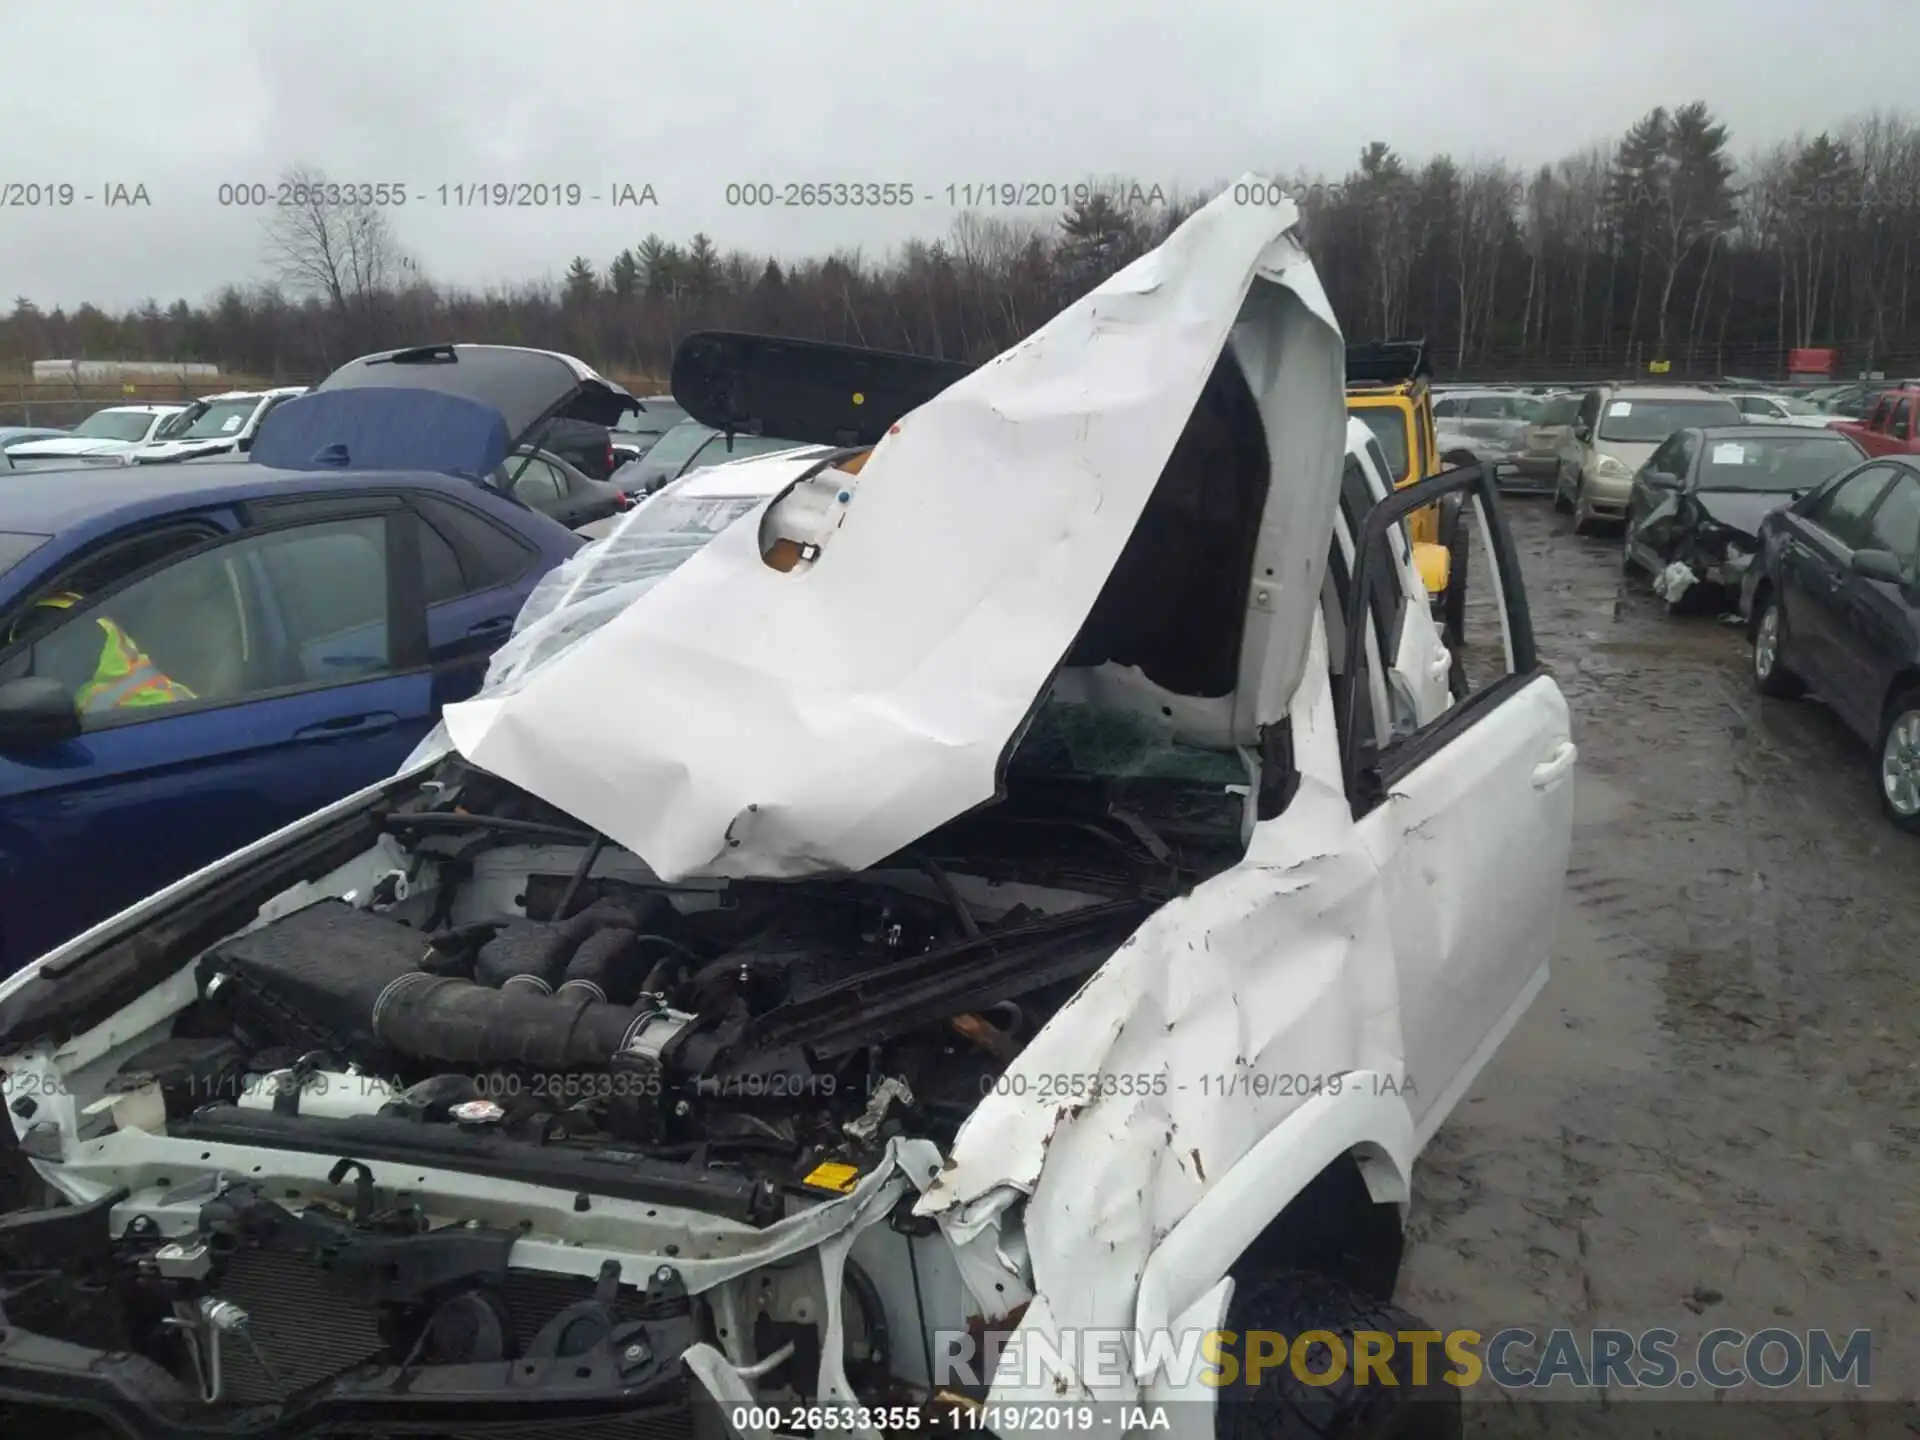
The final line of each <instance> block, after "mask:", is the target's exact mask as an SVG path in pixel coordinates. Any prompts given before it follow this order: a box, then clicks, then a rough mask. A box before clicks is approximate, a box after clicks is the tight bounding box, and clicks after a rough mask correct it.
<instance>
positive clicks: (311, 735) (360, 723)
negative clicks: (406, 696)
mask: <svg viewBox="0 0 1920 1440" xmlns="http://www.w3.org/2000/svg"><path fill="white" fill-rule="evenodd" d="M399 723H400V717H399V716H398V715H396V714H394V713H393V712H392V711H391V710H379V711H375V712H373V713H371V714H367V715H336V716H334V717H333V719H331V720H321V721H318V722H317V723H315V724H312V725H305V726H302V727H301V728H300V729H298V730H296V731H294V732H293V738H294V739H296V740H335V739H338V738H339V737H340V736H342V735H370V734H372V733H373V732H374V731H376V730H390V729H392V728H393V727H394V726H395V725H398V724H399Z"/></svg>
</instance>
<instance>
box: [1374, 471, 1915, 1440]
mask: <svg viewBox="0 0 1920 1440" xmlns="http://www.w3.org/2000/svg"><path fill="white" fill-rule="evenodd" d="M1507 513H1508V516H1509V521H1510V523H1511V525H1512V527H1513V529H1514V532H1515V538H1516V541H1517V543H1518V545H1519V548H1520V550H1521V553H1522V556H1523V559H1524V564H1525V568H1526V576H1527V588H1528V594H1529V597H1530V599H1531V602H1532V606H1533V614H1534V626H1535V630H1536V632H1537V634H1538V637H1539V640H1540V649H1541V653H1542V657H1543V659H1544V661H1545V663H1547V664H1548V665H1549V666H1550V667H1551V668H1552V670H1553V671H1554V673H1555V675H1556V677H1557V678H1558V680H1559V682H1560V685H1561V686H1562V688H1563V689H1564V690H1565V691H1566V694H1567V698H1568V701H1569V703H1570V704H1571V705H1572V707H1573V712H1574V739H1575V740H1576V741H1577V742H1578V744H1579V746H1580V771H1579V776H1578V782H1577V783H1578V789H1577V801H1576V820H1575V828H1574V840H1573V859H1572V866H1571V871H1570V874H1569V876H1568V882H1567V890H1566V898H1565V902H1564V905H1563V907H1562V910H1561V917H1560V929H1559V936H1558V941H1557V944H1556V947H1555V951H1554V974H1553V979H1552V981H1551V982H1550V984H1549V985H1548V987H1547V989H1546V990H1545V991H1544V992H1543V993H1542V994H1541V996H1540V998H1539V1000H1537V1001H1536V1002H1535V1004H1534V1006H1533V1009H1532V1010H1531V1011H1530V1012H1529V1014H1528V1015H1527V1016H1526V1017H1525V1019H1524V1020H1523V1021H1522V1022H1521V1024H1520V1026H1519V1027H1518V1028H1517V1029H1516V1030H1515V1032H1514V1034H1513V1035H1512V1036H1511V1037H1510V1039H1509V1040H1508V1042H1507V1044H1506V1046H1505V1047H1504V1048H1503V1049H1502V1051H1501V1052H1500V1054H1499V1055H1498V1056H1497V1057H1496V1058H1495V1060H1494V1061H1493V1063H1492V1064H1491V1065H1490V1066H1489V1068H1488V1070H1487V1072H1486V1073H1485V1075H1484V1076H1483V1077H1482V1079H1481V1081H1480V1083H1479V1085H1478V1086H1477V1087H1476V1089H1475V1091H1474V1092H1473V1093H1472V1094H1471V1095H1470V1096H1469V1097H1468V1099H1467V1100H1466V1101H1465V1102H1464V1103H1463V1104H1462V1105H1461V1106H1460V1108H1459V1109H1458V1110H1457V1111H1456V1112H1455V1114H1454V1117H1453V1119H1452V1120H1451V1122H1450V1123H1449V1124H1448V1125H1447V1126H1446V1127H1445V1129H1443V1130H1442V1131H1441V1133H1440V1134H1439V1135H1438V1136H1437V1137H1436V1138H1435V1140H1434V1142H1433V1144H1432V1146H1431V1147H1430V1148H1429V1149H1428V1151H1427V1153H1426V1155H1425V1157H1424V1158H1423V1160H1422V1162H1421V1165H1420V1170H1419V1174H1418V1184H1417V1194H1416V1200H1415V1207H1414V1215H1413V1222H1412V1230H1411V1235H1410V1244H1409V1250H1408V1256H1407V1263H1406V1268H1405V1270H1404V1272H1403V1280H1402V1303H1404V1304H1405V1305H1407V1307H1408V1308H1410V1309H1411V1310H1413V1311H1414V1312H1415V1313H1416V1314H1419V1315H1421V1316H1423V1317H1425V1318H1426V1319H1427V1320H1429V1321H1430V1322H1431V1323H1433V1324H1435V1325H1438V1326H1440V1327H1442V1328H1446V1327H1448V1326H1470V1327H1473V1328H1476V1329H1479V1330H1481V1331H1482V1332H1483V1333H1486V1334H1491V1333H1492V1332H1494V1331H1496V1330H1498V1329H1501V1328H1503V1327H1506V1326H1514V1325H1518V1326H1524V1327H1526V1328H1528V1329H1530V1330H1533V1331H1535V1332H1536V1333H1539V1332H1541V1331H1543V1330H1544V1329H1547V1328H1551V1327H1554V1326H1569V1327H1576V1328H1579V1329H1582V1330H1584V1329H1587V1328H1590V1327H1595V1326H1619V1327H1622V1328H1625V1329H1628V1330H1632V1331H1636V1332H1637V1331H1639V1330H1642V1329H1644V1328H1647V1327H1653V1326H1665V1327H1668V1328H1671V1329H1673V1330H1676V1331H1678V1332H1680V1335H1681V1337H1682V1345H1681V1347H1680V1352H1679V1353H1680V1354H1681V1355H1682V1356H1685V1355H1686V1354H1687V1353H1688V1350H1687V1347H1688V1346H1690V1344H1691V1342H1692V1341H1693V1340H1694V1339H1696V1338H1697V1337H1698V1336H1699V1335H1700V1334H1702V1333H1704V1332H1705V1331H1707V1330H1710V1329H1713V1328H1715V1327H1719V1326H1728V1327H1735V1328H1739V1329H1743V1330H1747V1331H1755V1330H1761V1329H1765V1328H1767V1327H1769V1326H1783V1327H1786V1328H1789V1329H1797V1330H1801V1331H1804V1330H1806V1329H1808V1328H1813V1327H1826V1328H1828V1329H1830V1330H1833V1331H1836V1332H1839V1333H1840V1334H1841V1335H1842V1336H1844V1334H1845V1333H1846V1332H1848V1331H1851V1330H1854V1329H1856V1328H1868V1329H1871V1330H1872V1331H1873V1332H1874V1341H1873V1373H1872V1382H1873V1386H1872V1395H1873V1398H1874V1399H1896V1398H1897V1399H1904V1400H1912V1399H1914V1398H1916V1397H1920V1058H1917V1057H1920V1046H1917V1045H1916V1041H1915V1034H1916V1029H1920V1025H1917V1024H1916V1022H1917V1021H1920V980H1917V979H1916V977H1917V976H1920V886H1917V885H1916V883H1915V882H1916V878H1920V841H1916V840H1910V839H1909V838H1908V837H1906V836H1903V835H1901V834H1900V833H1899V832H1897V831H1895V830H1894V829H1892V827H1890V826H1889V825H1887V824H1886V822H1885V821H1884V820H1883V819H1882V818H1881V816H1880V814H1879V812H1878V810H1877V808H1876V803H1875V794H1874V783H1875V780H1874V775H1873V771H1872V765H1871V761H1870V759H1869V757H1868V755H1867V753H1866V752H1865V750H1864V748H1863V747H1861V746H1860V745H1859V744H1858V742H1856V741H1855V740H1854V739H1853V738H1852V736H1851V735H1850V734H1849V733H1848V732H1847V731H1846V730H1845V729H1844V728H1843V727H1842V725H1841V724H1840V722H1839V721H1838V720H1837V719H1836V718H1835V717H1834V716H1832V715H1831V714H1830V713H1828V712H1827V711H1826V710H1825V709H1824V708H1823V707H1822V706H1821V705H1819V704H1818V703H1817V702H1814V701H1801V702H1797V703H1794V702H1778V701H1772V700H1762V699H1761V698H1760V696H1759V695H1757V694H1756V693H1755V691H1754V689H1753V686H1752V684H1751V682H1750V680H1749V678H1748V670H1747V664H1748V656H1749V653H1750V652H1749V650H1748V647H1747V643H1746V637H1745V632H1744V631H1743V630H1742V629H1740V628H1739V627H1736V626H1734V625H1732V624H1729V623H1726V622H1724V621H1717V620H1714V619H1712V618H1689V619H1684V620H1675V619H1670V618H1668V617H1667V615H1666V614H1665V610H1664V606H1663V605H1662V604H1661V603H1660V602H1659V601H1657V600H1655V599H1654V598H1653V597H1652V595H1651V594H1649V593H1648V591H1647V589H1646V586H1645V582H1644V580H1641V579H1638V578H1636V579H1635V580H1634V581H1632V582H1630V583H1628V584H1627V585H1626V587H1625V588H1623V586H1622V582H1621V578H1620V571H1619V541H1618V539H1617V537H1615V536H1600V537H1596V538H1593V539H1577V538H1575V537H1573V536H1572V535H1571V534H1570V533H1569V532H1568V522H1567V520H1566V519H1565V518H1564V517H1562V516H1559V515H1555V514H1554V513H1553V512H1552V511H1551V509H1550V507H1549V506H1548V504H1547V502H1546V501H1545V500H1536V499H1532V498H1516V499H1514V500H1513V501H1511V502H1510V503H1509V504H1508V506H1507ZM1489 1388H1490V1387H1487V1386H1486V1385H1484V1384H1483V1385H1482V1386H1481V1387H1476V1389H1475V1391H1474V1392H1472V1393H1473V1395H1474V1398H1476V1399H1481V1398H1489V1397H1487V1396H1486V1395H1485V1394H1484V1393H1483V1392H1484V1391H1486V1390H1487V1389H1489ZM1560 1393H1561V1394H1567V1395H1570V1394H1571V1392H1570V1391H1569V1390H1567V1389H1566V1388H1565V1387H1564V1386H1563V1387H1561V1390H1560ZM1642 1393H1643V1394H1644V1393H1645V1392H1642ZM1710 1393H1711V1392H1709V1391H1706V1390H1705V1389H1704V1388H1702V1389H1698V1390H1695V1391H1692V1392H1690V1393H1689V1394H1688V1395H1687V1398H1702V1399H1704V1398H1706V1397H1707V1396H1708V1395H1709V1394H1710ZM1762 1393H1764V1392H1756V1391H1754V1390H1752V1389H1747V1390H1743V1391H1740V1392H1737V1395H1736V1396H1730V1397H1729V1398H1740V1399H1746V1398H1750V1397H1751V1398H1760V1395H1761V1394H1762ZM1787 1394H1788V1395H1792V1396H1793V1397H1794V1398H1798V1399H1803V1400H1810V1399H1813V1398H1815V1396H1814V1394H1813V1392H1808V1391H1800V1392H1798V1393H1797V1394H1795V1392H1787ZM1491 1398H1496V1399H1498V1398H1501V1397H1500V1396H1499V1394H1498V1392H1495V1393H1494V1395H1493V1397H1491ZM1621 1398H1623V1399H1625V1398H1629V1397H1625V1396H1623V1397H1621ZM1668 1398H1679V1396H1678V1394H1677V1393H1676V1392H1668ZM1824 1398H1826V1399H1827V1400H1828V1401H1829V1402H1831V1401H1832V1400H1833V1399H1834V1398H1835V1397H1834V1396H1833V1394H1832V1392H1828V1393H1827V1395H1826V1397H1824ZM1689 1408H1691V1407H1689ZM1742 1408H1743V1410H1745V1407H1742ZM1789 1408H1791V1409H1793V1410H1796V1411H1798V1412H1799V1413H1798V1416H1797V1417H1796V1418H1795V1424H1796V1427H1798V1426H1801V1425H1804V1419H1805V1416H1806V1412H1805V1411H1801V1410H1799V1407H1781V1410H1780V1412H1779V1419H1780V1420H1781V1421H1782V1422H1785V1421H1786V1420H1787V1419H1788V1415H1787V1411H1788V1409H1789ZM1746 1413H1747V1414H1748V1415H1751V1414H1752V1412H1751V1411H1746ZM1821 1431H1822V1433H1825V1432H1826V1427H1825V1426H1822V1427H1821ZM1783 1433H1784V1432H1783ZM1792 1433H1796V1434H1807V1433H1813V1432H1810V1431H1809V1430H1807V1429H1805V1428H1795V1429H1794V1430H1793V1432H1792ZM1831 1433H1855V1432H1853V1431H1852V1430H1850V1429H1849V1430H1844V1431H1843V1430H1834V1431H1832V1432H1831Z"/></svg>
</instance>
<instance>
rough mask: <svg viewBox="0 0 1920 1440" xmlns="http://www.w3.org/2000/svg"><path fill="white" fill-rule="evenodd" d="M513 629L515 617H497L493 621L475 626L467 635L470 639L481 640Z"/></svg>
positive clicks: (484, 621)
mask: <svg viewBox="0 0 1920 1440" xmlns="http://www.w3.org/2000/svg"><path fill="white" fill-rule="evenodd" d="M512 628H513V616H511V615H495V616H494V617H493V618H492V619H490V620H482V621H481V622H480V623H479V624H477V625H475V626H473V627H472V628H471V629H469V630H468V631H467V635H468V637H469V638H472V639H479V638H481V637H483V636H487V635H498V634H500V632H501V631H503V630H511V629H512Z"/></svg>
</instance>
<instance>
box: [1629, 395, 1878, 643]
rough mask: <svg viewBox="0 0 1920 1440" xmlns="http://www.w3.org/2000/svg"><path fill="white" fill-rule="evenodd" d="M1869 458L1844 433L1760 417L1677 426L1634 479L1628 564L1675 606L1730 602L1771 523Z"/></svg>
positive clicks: (1728, 604)
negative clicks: (1763, 526) (1764, 524)
mask: <svg viewBox="0 0 1920 1440" xmlns="http://www.w3.org/2000/svg"><path fill="white" fill-rule="evenodd" d="M1862 454H1863V452H1862V451H1861V449H1860V447H1859V446H1858V445H1856V444H1855V443H1854V442H1853V441H1852V440H1849V439H1848V438H1847V437H1846V436H1845V435H1842V434H1840V433H1839V432H1838V431H1834V430H1826V429H1809V428H1807V427H1803V426H1789V425H1761V424H1759V423H1758V422H1752V421H1750V422H1748V423H1746V424H1744V425H1739V426H1734V425H1719V426H1707V427H1705V428H1702V429H1693V428H1689V429H1686V430H1676V431H1675V432H1674V433H1673V434H1672V435H1670V436H1669V437H1668V438H1667V439H1666V440H1665V441H1664V442H1662V443H1661V444H1660V445H1659V447H1658V448H1656V449H1655V450H1654V452H1653V454H1652V455H1650V456H1649V457H1648V458H1647V463H1646V464H1644V465H1642V466H1641V467H1640V470H1639V472H1638V473H1637V474H1636V475H1635V476H1634V478H1633V489H1632V491H1631V492H1630V493H1629V495H1628V497H1627V515H1626V524H1625V526H1624V527H1623V532H1622V535H1621V542H1620V563H1621V567H1622V568H1623V569H1624V570H1626V571H1628V572H1632V571H1635V570H1640V571H1644V572H1645V573H1646V574H1648V575H1649V576H1651V577H1652V578H1653V583H1654V590H1655V593H1656V594H1658V595H1660V596H1661V597H1662V598H1663V599H1665V600H1666V602H1667V604H1668V607H1669V608H1670V609H1673V610H1681V609H1686V608H1690V607H1693V606H1696V605H1701V604H1706V605H1715V606H1720V607H1723V608H1730V607H1732V606H1733V605H1734V604H1736V603H1737V602H1738V600H1739V597H1740V588H1741V582H1742V580H1743V579H1744V577H1745V575H1746V569H1747V566H1748V565H1749V564H1751V563H1752V561H1753V556H1754V552H1755V551H1756V550H1758V549H1759V545H1760V540H1759V535H1760V522H1761V520H1762V519H1764V518H1765V517H1766V516H1767V515H1768V514H1769V513H1771V512H1772V511H1774V510H1777V509H1778V508H1779V507H1780V506H1782V505H1786V504H1789V503H1791V502H1792V501H1794V500H1797V499H1799V498H1800V497H1801V496H1802V495H1804V494H1806V493H1807V492H1808V491H1809V490H1816V489H1818V488H1819V487H1820V486H1821V485H1824V484H1825V483H1826V482H1827V480H1829V479H1830V478H1831V477H1833V476H1835V475H1837V474H1839V473H1840V472H1841V471H1842V470H1846V469H1849V468H1850V467H1852V466H1854V465H1857V464H1859V462H1860V460H1861V457H1862Z"/></svg>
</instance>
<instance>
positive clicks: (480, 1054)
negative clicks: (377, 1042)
mask: <svg viewBox="0 0 1920 1440" xmlns="http://www.w3.org/2000/svg"><path fill="white" fill-rule="evenodd" d="M634 1019H635V1011H634V1010H633V1009H632V1007H630V1006H624V1005H607V1004H603V1003H601V1002H600V1001H597V1000H595V999H593V998H592V997H591V996H590V995H588V994H586V993H584V992H583V991H579V990H575V991H572V992H570V993H568V994H566V995H542V994H539V993H537V992H535V991H532V990H529V989H527V988H525V987H522V986H513V987H511V988H509V989H506V990H489V989H488V988H487V987H486V986H484V985H476V984H474V983H473V982H472V981H470V980H459V979H455V978H453V977H451V976H445V975H429V974H427V973H426V972H425V971H424V970H423V971H417V972H415V973H413V974H409V975H403V976H401V977H400V978H399V979H398V980H395V981H394V982H393V983H392V984H391V985H389V986H387V988H386V989H385V990H383V991H382V992H381V994H380V998H379V999H378V1000H376V1001H375V1002H374V1006H373V1031H374V1034H376V1035H378V1036H379V1037H380V1039H381V1040H382V1041H383V1042H385V1043H386V1044H387V1045H389V1046H391V1047H392V1048H393V1049H395V1050H397V1051H398V1052H400V1053H401V1054H403V1055H407V1056H411V1057H413V1058H415V1059H420V1060H439V1061H443V1062H446V1063H448V1064H454V1065H518V1066H526V1067H530V1068H544V1069H553V1070H572V1069H585V1068H589V1067H594V1066H602V1065H605V1064H607V1062H608V1061H609V1060H611V1059H612V1058H613V1055H614V1053H615V1052H616V1051H617V1050H618V1049H619V1048H620V1043H621V1041H622V1040H624V1039H625V1038H626V1034H627V1030H628V1028H629V1027H630V1026H631V1025H632V1024H633V1022H634Z"/></svg>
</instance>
